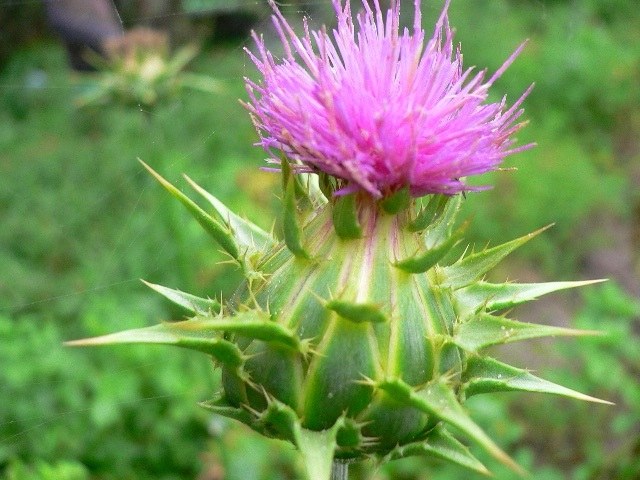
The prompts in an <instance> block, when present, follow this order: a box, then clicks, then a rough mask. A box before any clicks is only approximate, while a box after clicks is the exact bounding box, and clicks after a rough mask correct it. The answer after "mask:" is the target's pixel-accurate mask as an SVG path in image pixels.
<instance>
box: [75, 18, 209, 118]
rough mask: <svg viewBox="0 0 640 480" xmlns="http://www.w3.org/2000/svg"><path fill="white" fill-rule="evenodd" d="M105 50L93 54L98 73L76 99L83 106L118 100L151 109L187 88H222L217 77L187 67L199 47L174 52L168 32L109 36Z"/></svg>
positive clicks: (139, 31) (140, 30)
mask: <svg viewBox="0 0 640 480" xmlns="http://www.w3.org/2000/svg"><path fill="white" fill-rule="evenodd" d="M104 51H105V56H104V57H101V56H99V55H97V54H92V55H90V61H91V63H92V64H93V65H95V67H96V68H97V69H98V73H97V74H96V75H95V78H94V81H93V82H92V83H90V84H89V86H88V88H87V89H86V91H84V92H83V93H82V94H81V95H80V96H79V97H78V98H77V99H76V104H77V105H78V106H80V107H84V106H89V105H102V104H105V103H108V102H117V103H124V104H126V105H134V106H139V107H143V108H145V109H150V108H152V107H154V106H155V105H156V104H158V102H161V101H163V100H167V99H171V98H175V97H176V96H177V95H178V94H179V93H180V91H181V90H184V89H193V90H199V91H202V92H207V93H219V92H220V88H221V86H220V83H219V82H218V81H217V80H215V79H213V78H211V77H209V76H206V75H198V74H194V73H190V72H185V71H184V69H185V67H186V66H187V65H188V64H189V62H191V60H193V59H194V58H195V56H196V55H197V53H198V49H197V48H196V47H194V46H185V47H182V48H180V49H178V50H177V51H176V52H175V53H172V52H171V50H170V48H169V39H168V37H167V34H166V33H164V32H160V31H156V30H151V29H148V28H137V29H134V30H131V31H130V32H127V33H126V34H124V35H123V36H121V37H110V38H108V39H107V40H106V41H105V43H104Z"/></svg>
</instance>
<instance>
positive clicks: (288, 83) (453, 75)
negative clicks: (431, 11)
mask: <svg viewBox="0 0 640 480" xmlns="http://www.w3.org/2000/svg"><path fill="white" fill-rule="evenodd" d="M362 3H363V7H364V10H363V11H362V12H361V13H360V14H358V15H357V17H356V21H355V23H354V20H353V18H352V15H351V9H350V6H349V3H348V2H347V4H346V5H345V6H344V7H343V6H342V1H341V0H333V5H334V8H335V10H336V13H337V17H338V26H337V28H336V29H335V30H333V32H332V33H331V34H329V33H328V32H327V31H326V29H324V28H323V29H322V30H320V31H310V30H309V27H308V24H307V22H306V19H305V23H304V35H303V36H302V37H298V36H297V35H296V33H295V32H294V31H293V29H292V28H291V26H290V25H289V24H288V23H287V21H286V20H285V18H284V17H283V15H282V13H281V12H280V11H279V10H278V8H277V7H276V5H275V3H274V2H273V1H272V0H270V4H271V6H272V8H273V10H274V12H275V15H274V16H273V21H274V24H275V27H276V29H277V31H278V33H279V35H280V39H281V40H282V44H283V46H284V52H285V58H283V59H281V60H277V59H275V58H274V56H273V55H272V54H271V52H269V51H268V50H267V48H266V47H265V44H264V41H263V39H262V38H259V37H257V36H256V35H255V34H254V39H255V41H256V45H257V50H258V54H257V55H254V54H252V53H251V52H249V55H250V57H251V59H252V60H253V62H254V63H255V64H256V66H257V67H258V69H259V71H260V73H261V74H262V77H263V78H262V81H261V82H259V83H254V82H252V81H250V80H247V81H246V82H247V90H248V92H249V97H250V101H249V103H248V104H247V105H246V106H247V108H248V109H249V110H250V112H251V114H252V117H253V120H254V123H255V125H256V128H257V130H258V131H259V133H260V135H261V141H260V142H259V145H261V146H262V147H263V148H265V149H266V150H267V151H268V152H270V153H271V154H272V155H274V156H277V152H278V151H279V152H281V154H284V155H285V156H286V157H287V158H289V159H291V160H293V161H294V163H296V164H299V165H298V167H297V168H298V171H308V172H318V171H320V172H325V173H327V174H329V175H332V176H334V177H337V178H339V179H341V181H340V183H339V185H340V190H339V191H338V192H337V193H339V194H340V193H347V192H353V191H366V192H368V193H369V194H370V195H372V196H373V197H377V198H379V197H383V196H386V195H389V194H390V193H393V192H394V191H397V190H398V189H401V188H404V187H407V186H408V187H409V188H410V191H411V194H412V195H413V196H415V197H419V196H422V195H426V194H429V193H444V194H455V193H459V192H463V191H466V190H473V189H478V188H476V187H469V186H467V185H465V184H464V183H463V182H462V180H461V178H462V177H466V176H469V175H477V174H480V173H484V172H487V171H490V170H495V169H496V168H498V166H499V165H500V163H501V162H502V160H503V159H504V158H505V157H506V156H507V155H509V154H511V153H515V152H518V151H522V150H525V149H527V148H530V147H531V146H532V145H525V146H521V147H517V148H514V147H513V139H512V138H511V137H512V135H513V134H514V133H515V132H516V131H517V130H519V129H520V128H521V127H522V126H523V125H524V123H515V122H516V120H517V119H518V118H519V117H520V115H521V114H522V112H523V111H522V109H520V105H521V104H522V102H523V101H524V99H525V97H526V96H527V94H528V93H529V91H530V90H531V87H530V88H529V89H528V90H527V91H526V92H525V93H524V94H523V95H522V96H521V97H520V98H519V99H518V101H517V102H515V104H514V105H513V106H511V107H506V99H505V98H503V99H502V101H501V102H499V103H486V100H487V94H488V89H489V87H490V86H491V85H492V84H493V83H494V81H495V80H496V79H497V78H498V77H499V76H500V75H501V74H502V73H503V72H504V71H505V70H506V69H507V67H508V66H509V65H510V64H511V63H512V62H513V60H514V59H515V58H516V57H517V56H518V54H519V53H520V51H521V50H522V48H523V47H524V44H522V45H521V46H520V47H519V48H518V49H517V50H516V51H515V52H514V53H513V54H512V55H511V56H510V57H509V58H508V59H507V60H506V62H505V63H504V64H503V65H502V67H500V68H499V69H498V71H496V72H495V73H494V74H493V76H491V78H489V80H487V81H485V74H486V70H485V71H481V72H478V73H475V74H473V75H472V71H473V69H471V68H469V69H467V70H464V69H463V67H462V55H461V52H460V48H459V47H458V48H457V49H455V50H454V47H453V33H452V31H451V28H450V26H449V21H448V17H447V10H448V7H449V0H447V2H446V4H445V7H444V10H443V12H442V14H441V15H440V18H439V19H438V21H437V23H436V25H435V29H434V33H433V36H432V37H431V39H429V40H428V41H427V42H426V45H425V32H424V30H423V29H422V26H421V12H420V0H414V3H415V17H414V23H413V33H411V32H410V31H409V30H408V29H404V30H403V31H402V32H401V33H400V31H399V30H400V28H399V18H400V1H399V0H398V1H393V0H392V2H391V8H390V9H389V10H388V11H387V12H386V18H384V17H383V12H382V11H381V9H380V5H379V4H378V0H374V9H373V10H372V9H371V7H370V6H369V5H368V3H367V1H366V0H363V2H362ZM272 161H273V162H276V163H277V162H278V160H276V159H272Z"/></svg>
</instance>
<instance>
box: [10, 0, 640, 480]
mask: <svg viewBox="0 0 640 480" xmlns="http://www.w3.org/2000/svg"><path fill="white" fill-rule="evenodd" d="M165 3H167V5H164V4H163V2H153V1H151V2H135V1H133V0H130V1H123V2H120V3H119V4H118V6H119V8H120V11H121V14H122V17H123V21H124V23H125V26H126V27H130V26H133V25H136V24H140V23H142V24H153V23H154V22H155V23H158V24H159V25H160V26H162V27H163V28H166V27H169V28H171V31H172V38H174V41H175V43H183V42H184V41H185V40H187V39H196V40H197V42H198V43H199V44H200V45H201V51H200V54H199V55H198V56H197V57H196V58H195V60H194V61H193V62H192V63H191V64H190V65H189V67H188V70H189V72H190V73H197V74H199V75H203V76H208V77H211V78H212V79H215V81H216V82H218V84H219V87H220V88H219V90H218V91H217V93H215V94H211V93H203V92H201V91H198V90H195V89H186V88H185V89H175V90H172V91H171V92H170V93H169V94H167V95H166V96H165V97H163V98H161V99H160V100H159V101H158V102H156V103H154V104H153V105H141V104H136V103H135V102H133V103H131V102H129V103H127V102H124V101H122V98H121V97H116V96H114V97H113V101H109V102H103V103H101V104H99V105H95V106H91V105H89V106H85V107H82V108H79V107H78V106H77V102H78V99H79V98H82V97H83V96H84V95H86V94H87V92H91V91H92V89H93V90H95V89H96V88H102V87H103V86H104V85H103V84H102V83H101V81H102V80H103V79H104V74H105V73H104V72H102V73H100V72H97V73H85V74H79V73H76V72H72V71H70V69H69V67H68V63H67V59H66V53H65V50H64V48H63V46H62V45H61V44H60V42H59V41H58V39H57V38H56V37H55V35H53V33H51V32H49V31H48V30H47V29H46V27H45V25H46V22H45V20H44V9H43V5H42V4H40V3H39V2H30V1H13V0H8V1H6V0H0V219H1V222H2V223H1V225H2V227H1V228H0V478H1V479H3V480H5V479H6V480H26V479H36V480H37V479H42V480H45V479H46V480H53V479H61V480H87V479H104V480H111V479H113V480H115V479H119V480H125V479H147V478H148V479H156V480H157V479H161V480H170V479H199V480H216V479H222V478H225V479H230V480H252V479H260V480H262V479H264V480H267V479H269V480H270V479H295V478H299V475H300V466H299V464H298V463H297V461H298V460H297V457H296V456H295V453H294V451H293V449H292V447H290V446H289V445H285V444H282V443H278V442H271V441H268V440H264V439H262V438H260V437H258V436H257V435H256V434H254V433H252V432H250V431H248V430H247V429H246V428H244V427H243V426H240V425H236V424H234V423H232V422H230V421H228V420H226V419H222V418H217V417H211V416H210V415H209V414H208V413H207V412H206V411H205V410H203V409H200V408H199V407H198V406H197V402H198V401H202V400H206V399H208V398H209V397H211V396H212V395H213V393H214V392H215V390H216V385H217V382H218V378H217V377H216V375H215V373H213V369H212V366H211V365H210V363H209V362H208V361H207V359H206V358H205V357H204V356H202V357H201V356H199V355H196V354H193V353H188V352H181V351H174V350H169V349H165V348H163V347H158V348H152V347H146V346H145V347H137V346H136V347H134V346H130V347H110V348H96V349H84V350H83V349H68V348H65V347H63V346H62V342H63V341H64V340H67V339H74V338H79V337H85V336H89V335H97V334H102V333H107V332H111V331H114V330H121V329H125V328H131V327H135V326H142V325H149V324H152V323H155V322H156V321H157V320H159V319H163V320H166V319H179V318H181V317H182V316H183V315H184V312H181V311H179V310H176V309H174V308H172V307H171V305H169V304H168V303H167V302H165V301H164V300H163V299H162V298H160V297H159V296H158V295H156V294H154V293H153V292H151V291H150V290H148V289H146V288H145V287H144V285H142V284H141V283H140V282H139V280H138V279H139V278H144V279H146V280H149V281H151V282H155V283H160V284H163V285H167V286H170V287H173V288H179V289H182V290H186V291H190V292H193V293H195V294H199V295H202V296H207V295H209V296H218V295H219V292H223V294H225V293H227V294H228V293H229V292H231V291H233V289H234V286H235V285H236V283H237V282H238V280H239V275H238V273H237V272H234V271H233V270H232V269H229V268H228V267H227V266H225V265H220V264H218V262H219V261H220V260H222V256H221V255H220V254H219V253H218V251H217V249H216V247H215V246H214V245H213V244H212V243H211V242H210V241H209V239H208V237H207V236H206V234H204V233H203V232H202V231H200V229H199V227H198V226H197V225H196V224H195V222H192V221H191V220H190V218H189V217H188V214H186V213H185V212H184V211H182V210H181V209H180V206H179V205H177V202H172V201H171V199H169V198H168V196H167V195H166V193H165V192H164V191H162V189H161V188H160V187H159V186H158V185H157V184H155V183H154V181H152V179H151V178H150V177H149V176H148V175H147V174H145V173H144V172H143V171H142V168H141V166H140V165H139V163H138V162H137V161H136V158H141V159H143V160H144V161H146V162H147V163H149V164H151V165H152V166H153V167H154V168H156V169H157V170H158V171H160V172H161V173H162V174H163V175H165V176H166V177H167V178H168V179H169V180H171V181H173V182H175V183H176V184H177V185H179V186H180V187H181V188H185V182H184V180H183V179H182V177H181V173H183V172H186V173H188V174H189V176H190V177H192V178H193V179H195V180H196V181H197V182H198V183H200V184H201V185H203V186H205V187H206V188H207V189H208V190H210V191H212V192H214V193H215V195H217V196H218V197H219V198H221V199H223V200H224V201H225V202H227V204H229V205H230V206H231V207H232V208H233V209H234V210H236V211H239V212H242V213H243V214H244V215H246V216H247V217H249V218H250V219H252V220H253V221H255V222H256V223H258V224H260V225H262V226H263V227H265V228H269V227H270V226H271V222H272V220H271V219H272V218H274V217H277V215H278V200H277V198H276V194H277V185H278V178H277V176H275V175H273V174H269V173H265V172H262V171H260V170H259V166H260V165H262V160H263V158H264V156H265V154H264V153H263V152H262V151H261V150H260V149H258V148H256V147H253V146H252V144H253V143H254V142H255V141H256V140H257V136H256V133H255V131H254V129H253V127H252V125H251V123H250V119H249V117H248V115H247V113H246V112H245V111H244V109H243V108H242V106H241V105H240V104H239V102H238V101H237V100H238V99H239V98H240V99H242V98H246V95H245V92H244V86H243V77H244V76H255V71H254V69H253V66H252V64H251V63H250V61H249V60H248V59H247V57H246V55H245V54H244V52H243V50H242V47H243V45H245V44H246V45H250V42H249V41H248V40H247V36H246V34H247V32H248V30H249V28H251V27H253V28H256V29H257V30H259V31H265V32H266V35H267V38H272V37H273V32H271V29H270V26H269V12H268V8H267V7H266V5H264V4H263V3H266V2H263V3H261V2H249V1H245V0H235V1H233V2H228V1H222V0H221V1H216V0H207V1H206V0H198V1H197V0H189V1H187V0H185V1H184V3H183V4H182V5H179V4H176V2H173V3H172V2H165ZM404 3H405V5H404V8H405V9H406V10H407V13H410V12H411V10H412V2H410V1H408V0H405V2H404ZM423 3H424V4H425V5H423V10H424V16H425V19H424V25H425V27H426V29H427V30H428V31H430V30H431V27H430V25H432V22H433V19H434V18H435V17H436V16H437V14H438V13H439V11H440V8H441V6H442V2H441V1H440V0H438V1H425V2H423ZM141 4H144V5H143V6H145V5H146V6H147V7H148V5H151V6H152V7H154V8H156V10H153V14H149V11H150V10H149V8H150V7H149V8H147V9H146V10H145V9H143V8H142V7H141ZM147 4H148V5H147ZM285 11H286V12H287V13H288V14H289V15H291V16H292V19H293V21H294V23H296V22H297V19H299V18H300V14H301V12H302V11H307V12H308V13H309V14H310V15H311V18H312V20H314V21H316V22H318V21H320V20H321V21H331V4H330V1H328V0H313V1H310V2H309V1H307V2H305V1H298V2H296V1H293V2H292V3H290V4H287V6H286V8H285ZM451 21H452V24H453V25H454V26H455V27H456V31H457V34H456V35H457V36H456V39H457V40H458V41H460V42H461V43H462V47H463V52H464V56H465V63H466V65H478V66H481V67H484V66H487V67H488V68H489V71H493V70H495V69H496V68H497V67H499V66H500V64H501V63H502V61H503V60H504V59H505V58H506V57H507V56H508V55H509V54H510V53H511V51H513V49H515V48H516V46H517V45H518V44H519V43H520V42H521V41H522V40H523V39H525V38H529V39H530V43H529V45H528V46H527V48H526V50H525V51H524V53H523V54H522V55H521V56H520V58H519V59H518V60H517V62H516V63H515V64H514V65H513V66H512V67H511V68H510V69H509V70H508V71H507V73H506V74H505V75H504V76H503V78H502V79H500V81H499V82H498V83H497V84H496V86H495V88H494V90H493V93H494V95H495V97H494V98H495V99H497V98H499V96H501V95H502V94H503V93H506V94H507V95H508V98H510V99H511V100H513V99H515V98H517V97H518V95H519V94H520V93H521V92H522V91H523V90H524V89H525V88H526V87H527V86H528V85H529V84H530V83H532V82H535V83H536V87H535V89H534V91H533V93H532V94H531V95H530V97H529V98H528V100H527V101H526V103H525V108H526V118H527V119H529V120H530V125H529V126H528V127H527V128H526V129H524V130H523V131H522V133H521V134H520V142H521V143H526V142H530V141H535V142H537V143H538V147H537V148H535V149H533V150H531V151H529V152H526V153H523V154H519V155H517V156H514V157H513V158H510V159H509V160H508V161H507V164H506V166H507V167H517V171H510V172H497V173H495V174H491V175H489V176H488V178H484V179H481V181H483V183H486V182H490V183H492V184H494V185H495V187H494V189H493V190H490V191H488V192H483V193H477V194H470V195H468V196H467V200H466V202H465V203H464V216H465V217H468V218H473V223H472V227H471V238H470V240H471V241H472V242H474V243H475V244H477V245H484V244H486V243H497V242H499V241H505V240H508V239H511V238H514V237H516V236H520V235H522V234H524V233H527V232H529V231H532V230H534V229H536V228H539V227H541V226H544V225H547V224H549V223H554V222H555V224H556V225H555V226H554V228H552V229H551V230H549V231H547V232H545V234H544V235H543V237H541V238H538V239H536V240H535V241H534V242H532V243H531V244H530V245H527V246H526V247H525V248H523V249H521V251H519V252H518V253H517V254H514V256H513V257H511V258H510V259H509V260H508V261H507V262H505V263H504V264H503V265H502V266H501V267H500V269H499V271H497V272H495V275H496V278H502V279H503V278H509V279H513V280H520V281H537V280H552V279H553V280H569V279H587V278H601V277H605V278H609V279H610V281H609V282H608V283H606V284H602V285H600V286H594V287H589V288H586V289H583V290H582V291H580V292H572V293H562V294H556V295H554V296H552V297H549V298H544V299H541V300H539V301H538V302H535V303H534V304H533V305H532V306H528V307H527V308H521V309H519V310H518V311H517V312H515V315H516V316H518V317H519V318H522V319H525V320H526V319H529V320H534V319H535V320H536V321H538V322H540V323H551V324H558V325H571V326H575V327H579V328H592V329H599V330H604V331H606V332H607V333H608V334H607V335H606V336H603V337H601V338H593V339H582V340H562V341H553V342H544V341H535V342H531V344H530V345H527V346H526V347H525V348H522V347H520V348H518V349H506V348H502V349H501V352H500V353H499V355H501V356H502V357H503V358H508V359H509V360H510V361H511V362H513V363H514V364H515V365H518V366H527V367H533V368H535V369H536V370H537V371H538V372H540V374H541V375H542V376H545V377H546V378H549V379H550V380H554V381H557V382H559V383H562V384H565V385H567V386H570V387H572V388H576V389H578V390H581V391H584V392H586V393H589V394H591V395H595V396H599V397H602V398H605V399H608V400H611V401H614V402H615V403H616V405H615V406H612V407H606V406H601V405H592V404H580V403H577V402H575V401H570V400H565V399H559V398H552V397H547V396H536V395H535V394H528V395H519V394H504V395H503V396H498V395H492V396H487V397H482V396H480V397H478V398H473V399H472V400H473V401H472V402H469V403H468V408H469V409H470V410H471V411H472V412H473V415H474V417H475V418H476V419H478V422H479V423H480V424H481V425H482V426H484V427H485V428H486V429H488V430H489V432H490V433H491V434H492V436H493V437H495V438H496V439H497V441H498V443H499V444H500V445H502V446H503V447H504V448H505V449H507V451H508V452H510V453H511V454H512V455H513V456H514V457H515V458H516V460H517V461H518V462H520V463H521V464H522V465H523V466H525V467H526V468H528V469H529V471H531V472H532V478H535V479H536V480H538V479H540V480H556V479H576V480H596V479H598V480H600V479H601V480H609V479H626V480H634V479H635V480H637V479H640V300H638V295H639V293H640V281H639V280H638V277H639V274H640V8H638V5H637V1H636V0H473V1H465V0H453V5H452V6H451ZM276 48H277V47H276ZM472 448H473V447H472ZM474 453H476V454H477V455H479V456H480V457H481V458H482V459H483V460H484V461H486V463H487V464H488V465H489V466H490V467H491V469H492V470H494V471H495V473H496V478H497V479H509V478H512V474H511V473H510V472H507V471H504V470H503V469H502V468H501V467H500V466H499V465H496V464H495V463H494V462H493V461H492V460H491V459H488V458H484V457H483V456H482V452H481V451H479V450H477V449H474ZM462 475H465V478H471V479H474V478H476V477H475V476H473V475H469V474H467V473H466V472H462V471H461V470H459V469H457V468H453V467H449V466H446V465H442V464H438V463H433V462H426V461H423V460H421V459H408V460H403V461H399V462H395V463H391V464H389V465H387V466H385V467H383V468H380V469H378V468H375V466H374V465H372V464H367V463H365V464H362V465H358V466H354V467H352V478H354V479H356V478H357V479H365V478H370V479H376V480H383V479H406V480H409V479H416V480H417V479H430V480H431V479H435V480H450V479H454V478H461V476H462Z"/></svg>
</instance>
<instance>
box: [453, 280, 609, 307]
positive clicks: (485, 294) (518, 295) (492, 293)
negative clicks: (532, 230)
mask: <svg viewBox="0 0 640 480" xmlns="http://www.w3.org/2000/svg"><path fill="white" fill-rule="evenodd" d="M603 281H605V280H586V281H580V282H546V283H487V282H477V283H472V284H471V285H469V286H467V287H464V288H461V289H459V290H457V291H456V292H455V295H456V298H457V299H458V303H459V305H460V306H461V307H462V309H463V310H464V311H465V312H468V313H475V312H477V311H479V310H480V309H483V310H485V311H495V310H504V309H508V308H512V307H515V306H516V305H519V304H521V303H525V302H529V301H531V300H535V299H536V298H537V297H539V296H541V295H546V294H548V293H552V292H557V291H559V290H565V289H568V288H577V287H583V286H585V285H592V284H594V283H600V282H603Z"/></svg>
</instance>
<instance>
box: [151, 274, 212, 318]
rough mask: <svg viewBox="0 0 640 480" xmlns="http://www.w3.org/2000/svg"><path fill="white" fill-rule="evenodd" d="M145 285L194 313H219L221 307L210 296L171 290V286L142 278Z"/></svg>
mask: <svg viewBox="0 0 640 480" xmlns="http://www.w3.org/2000/svg"><path fill="white" fill-rule="evenodd" d="M142 283H144V284H145V285H146V286H147V287H149V288H152V289H154V290H155V291H156V292H158V293H160V294H161V295H163V296H164V297H166V298H168V299H169V300H171V301H172V302H173V303H175V304H176V305H180V306H181V307H183V308H186V309H187V310H189V311H190V312H192V313H195V314H196V315H209V314H211V313H219V312H220V309H221V308H222V307H221V305H220V303H219V302H218V301H217V300H213V299H210V298H201V297H196V296H195V295H191V294H189V293H185V292H181V291H180V290H173V289H172V288H168V287H163V286H162V285H157V284H155V283H149V282H146V281H144V280H142Z"/></svg>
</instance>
